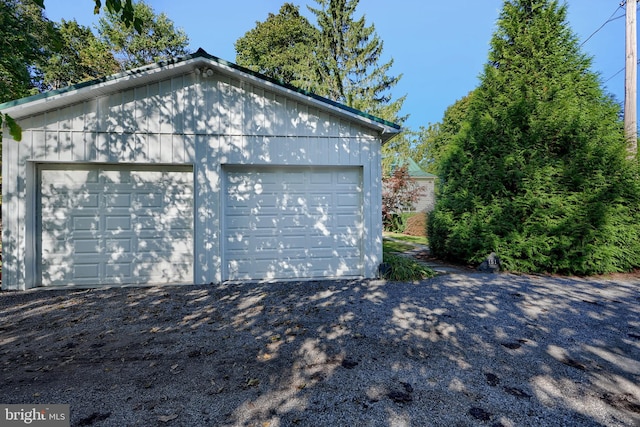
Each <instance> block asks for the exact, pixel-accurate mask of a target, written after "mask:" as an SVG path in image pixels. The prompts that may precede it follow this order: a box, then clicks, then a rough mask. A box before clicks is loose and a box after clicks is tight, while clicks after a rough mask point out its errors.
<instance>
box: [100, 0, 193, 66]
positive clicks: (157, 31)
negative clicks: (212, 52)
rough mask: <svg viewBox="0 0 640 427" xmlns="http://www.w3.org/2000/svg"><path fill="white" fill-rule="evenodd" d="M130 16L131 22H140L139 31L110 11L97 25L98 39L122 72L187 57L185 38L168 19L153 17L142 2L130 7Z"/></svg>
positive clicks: (158, 16)
mask: <svg viewBox="0 0 640 427" xmlns="http://www.w3.org/2000/svg"><path fill="white" fill-rule="evenodd" d="M133 13H134V19H137V20H139V24H140V26H139V28H138V29H135V28H133V27H131V26H130V25H127V24H126V23H125V22H123V21H122V18H121V15H119V14H118V13H117V12H113V11H111V10H108V11H107V13H106V15H105V16H104V17H102V18H100V20H99V22H98V33H99V38H100V39H101V40H102V41H103V42H104V43H106V44H108V45H109V46H111V48H112V50H113V52H114V56H115V57H116V59H117V60H118V62H119V63H120V65H121V68H122V70H126V69H129V68H133V67H138V66H141V65H146V64H149V63H152V62H158V61H162V60H166V59H170V58H174V57H177V56H181V55H185V54H186V53H187V51H186V48H187V46H188V45H189V38H188V37H187V34H186V33H185V32H184V31H183V30H182V29H176V28H175V27H174V25H173V21H171V20H170V19H169V18H168V17H167V15H165V14H164V13H160V14H159V15H156V14H155V12H154V11H153V9H152V8H151V7H150V6H149V5H147V4H146V3H144V2H142V1H141V2H138V3H134V4H133Z"/></svg>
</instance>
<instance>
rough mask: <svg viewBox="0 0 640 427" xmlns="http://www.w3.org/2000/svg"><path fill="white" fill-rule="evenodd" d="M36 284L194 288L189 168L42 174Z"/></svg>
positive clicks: (44, 170)
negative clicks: (38, 277) (38, 279)
mask: <svg viewBox="0 0 640 427" xmlns="http://www.w3.org/2000/svg"><path fill="white" fill-rule="evenodd" d="M39 217H40V228H39V230H40V233H39V234H40V239H39V245H40V248H39V249H40V250H39V253H40V262H39V271H40V273H41V284H42V285H43V286H50V285H112V284H161V283H192V281H193V172H192V168H191V167H173V166H163V167H158V166H154V167H145V166H131V165H128V166H117V165H113V166H105V165H86V166H78V165H66V166H64V165H52V166H42V167H41V169H40V204H39Z"/></svg>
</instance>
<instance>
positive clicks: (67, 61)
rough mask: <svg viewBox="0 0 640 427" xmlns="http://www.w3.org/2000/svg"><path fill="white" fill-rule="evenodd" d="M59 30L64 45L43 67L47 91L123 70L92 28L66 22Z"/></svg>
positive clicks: (58, 26) (59, 26)
mask: <svg viewBox="0 0 640 427" xmlns="http://www.w3.org/2000/svg"><path fill="white" fill-rule="evenodd" d="M56 28H57V30H58V33H59V35H60V38H61V41H62V43H61V46H60V48H59V49H57V50H56V52H54V53H53V54H52V55H51V57H50V58H49V61H48V62H47V63H46V64H44V65H43V67H42V71H43V74H44V84H45V86H46V87H47V88H49V89H59V88H61V87H64V86H69V85H72V84H75V83H79V82H82V81H86V80H91V79H95V78H98V77H102V76H106V75H109V74H113V73H116V72H118V71H119V69H120V66H119V64H118V62H117V61H116V60H115V58H114V56H113V54H112V53H111V50H110V48H109V46H108V45H107V44H106V43H104V42H101V41H100V40H98V39H97V38H96V37H95V36H94V35H93V33H92V32H91V29H90V28H89V27H84V26H81V25H79V24H78V23H77V22H76V21H75V20H74V21H65V20H62V22H61V23H60V24H59V25H57V26H56Z"/></svg>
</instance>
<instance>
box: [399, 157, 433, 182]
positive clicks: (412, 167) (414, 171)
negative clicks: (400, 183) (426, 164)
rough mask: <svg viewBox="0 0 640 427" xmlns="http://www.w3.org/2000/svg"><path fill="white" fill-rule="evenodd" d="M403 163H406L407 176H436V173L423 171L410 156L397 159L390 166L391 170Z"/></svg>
mask: <svg viewBox="0 0 640 427" xmlns="http://www.w3.org/2000/svg"><path fill="white" fill-rule="evenodd" d="M405 164H406V165H407V172H408V173H409V176H410V177H411V178H437V177H436V175H434V174H432V173H429V172H425V171H423V170H422V168H421V167H420V166H418V164H417V163H416V162H415V161H414V160H413V159H412V158H411V157H409V158H407V159H400V160H397V161H396V162H394V164H393V165H392V166H391V169H392V170H393V169H395V168H397V167H398V168H399V167H402V166H404V165H405Z"/></svg>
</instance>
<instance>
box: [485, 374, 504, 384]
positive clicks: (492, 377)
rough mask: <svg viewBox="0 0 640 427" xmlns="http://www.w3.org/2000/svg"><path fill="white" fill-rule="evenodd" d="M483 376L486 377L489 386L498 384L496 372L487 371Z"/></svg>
mask: <svg viewBox="0 0 640 427" xmlns="http://www.w3.org/2000/svg"><path fill="white" fill-rule="evenodd" d="M484 376H485V378H487V384H489V385H490V386H491V387H495V386H497V385H498V384H500V378H498V376H497V375H496V374H492V373H490V372H487V373H486V374H484Z"/></svg>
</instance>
